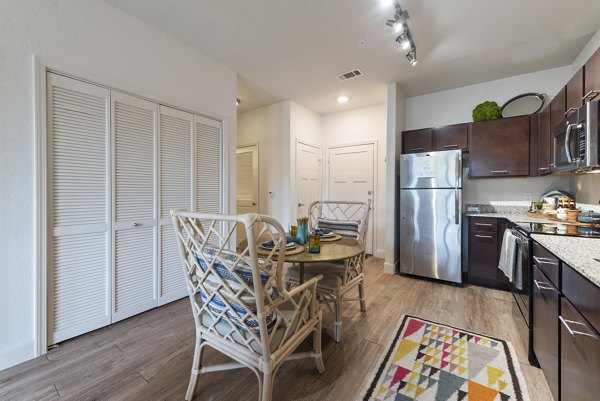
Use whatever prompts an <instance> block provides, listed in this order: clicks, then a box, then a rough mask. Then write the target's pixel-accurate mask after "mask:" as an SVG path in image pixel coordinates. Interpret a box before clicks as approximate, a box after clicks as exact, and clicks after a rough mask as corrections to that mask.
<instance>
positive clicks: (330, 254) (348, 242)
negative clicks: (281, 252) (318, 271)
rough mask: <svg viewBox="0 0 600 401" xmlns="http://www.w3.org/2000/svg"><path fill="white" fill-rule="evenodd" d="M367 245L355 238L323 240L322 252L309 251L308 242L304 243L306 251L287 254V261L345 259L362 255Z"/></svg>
mask: <svg viewBox="0 0 600 401" xmlns="http://www.w3.org/2000/svg"><path fill="white" fill-rule="evenodd" d="M364 251H365V247H364V246H363V245H362V244H361V243H360V242H358V240H355V239H353V238H342V239H341V240H339V241H334V242H321V252H319V253H309V252H308V244H305V245H304V252H302V253H299V254H296V255H286V256H285V259H284V260H285V261H286V262H289V263H318V262H333V261H336V260H345V259H349V258H352V257H354V256H357V255H360V254H361V253H363V252H364Z"/></svg>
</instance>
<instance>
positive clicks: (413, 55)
mask: <svg viewBox="0 0 600 401" xmlns="http://www.w3.org/2000/svg"><path fill="white" fill-rule="evenodd" d="M406 58H407V59H408V62H409V63H410V65H411V67H414V66H415V65H417V49H415V48H412V49H411V50H410V51H409V52H408V54H407V55H406Z"/></svg>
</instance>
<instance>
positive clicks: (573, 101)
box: [565, 67, 585, 117]
mask: <svg viewBox="0 0 600 401" xmlns="http://www.w3.org/2000/svg"><path fill="white" fill-rule="evenodd" d="M584 76H585V70H584V67H581V68H580V69H579V71H577V72H576V73H575V75H573V77H572V78H571V79H570V80H569V82H567V86H566V95H567V99H566V110H565V117H566V116H568V115H569V114H570V113H572V112H574V111H575V110H577V109H578V108H580V107H581V106H582V105H583V100H582V99H583V94H584V93H583V80H584Z"/></svg>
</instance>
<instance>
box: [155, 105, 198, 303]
mask: <svg viewBox="0 0 600 401" xmlns="http://www.w3.org/2000/svg"><path fill="white" fill-rule="evenodd" d="M159 126H160V129H159V133H158V136H159V150H158V165H159V191H158V193H159V223H158V224H159V233H158V236H159V238H158V243H159V247H158V252H159V254H158V264H159V267H158V274H159V277H158V283H159V298H158V302H159V305H164V304H166V303H168V302H171V301H174V300H176V299H179V298H182V297H184V296H186V295H187V290H186V288H185V276H184V274H183V267H182V263H181V258H180V256H179V248H178V247H177V242H176V240H175V232H174V230H173V221H172V220H171V217H170V211H171V210H172V209H185V210H191V209H192V150H193V149H192V133H193V126H194V116H193V114H191V113H186V112H183V111H180V110H176V109H173V108H170V107H165V106H160V125H159Z"/></svg>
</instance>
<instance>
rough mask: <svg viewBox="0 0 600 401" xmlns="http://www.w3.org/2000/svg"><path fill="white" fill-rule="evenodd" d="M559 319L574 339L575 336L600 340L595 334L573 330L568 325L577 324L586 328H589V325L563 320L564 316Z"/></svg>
mask: <svg viewBox="0 0 600 401" xmlns="http://www.w3.org/2000/svg"><path fill="white" fill-rule="evenodd" d="M558 319H559V320H560V322H561V323H562V324H563V326H565V328H566V329H567V331H568V332H569V334H570V335H572V336H573V337H575V336H586V337H592V338H593V339H595V340H600V337H598V336H597V335H595V334H592V333H584V332H583V331H577V330H573V329H572V328H570V327H569V324H568V323H572V324H577V325H581V326H584V327H587V324H585V323H581V322H576V321H574V320H567V319H563V317H562V316H559V317H558Z"/></svg>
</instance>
